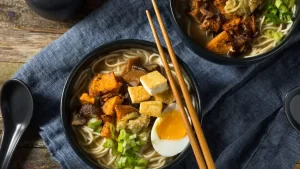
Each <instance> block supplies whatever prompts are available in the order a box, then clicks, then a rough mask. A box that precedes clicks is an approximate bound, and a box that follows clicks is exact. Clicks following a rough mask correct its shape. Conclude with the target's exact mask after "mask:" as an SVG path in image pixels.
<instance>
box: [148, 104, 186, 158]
mask: <svg viewBox="0 0 300 169" xmlns="http://www.w3.org/2000/svg"><path fill="white" fill-rule="evenodd" d="M172 110H178V107H177V104H176V103H172V104H170V105H169V106H168V107H166V108H165V109H164V111H163V113H166V112H170V111H172ZM160 119H161V118H157V119H156V120H155V122H154V125H153V127H152V130H151V142H152V146H153V148H154V149H155V151H156V152H157V153H158V154H160V155H162V156H164V157H172V156H175V155H177V154H179V153H181V152H182V151H183V150H184V149H185V148H186V147H187V146H188V145H189V142H190V140H189V138H188V136H187V135H186V136H184V137H183V138H181V139H178V140H161V139H160V138H159V137H158V135H157V133H156V129H155V128H156V126H157V124H158V122H159V120H160ZM189 120H190V119H189Z"/></svg>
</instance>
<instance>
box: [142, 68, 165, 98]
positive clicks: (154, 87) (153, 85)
mask: <svg viewBox="0 0 300 169" xmlns="http://www.w3.org/2000/svg"><path fill="white" fill-rule="evenodd" d="M140 81H141V83H142V85H143V87H144V88H145V90H146V91H147V92H148V93H149V94H150V95H151V96H154V95H156V94H159V93H162V92H164V91H166V90H168V89H169V87H168V83H167V79H166V78H165V77H164V76H163V75H161V74H160V73H159V72H158V71H153V72H151V73H148V74H146V75H144V76H142V77H140Z"/></svg>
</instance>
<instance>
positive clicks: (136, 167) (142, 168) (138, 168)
mask: <svg viewBox="0 0 300 169" xmlns="http://www.w3.org/2000/svg"><path fill="white" fill-rule="evenodd" d="M133 169H146V167H140V166H135V167H134V168H133Z"/></svg>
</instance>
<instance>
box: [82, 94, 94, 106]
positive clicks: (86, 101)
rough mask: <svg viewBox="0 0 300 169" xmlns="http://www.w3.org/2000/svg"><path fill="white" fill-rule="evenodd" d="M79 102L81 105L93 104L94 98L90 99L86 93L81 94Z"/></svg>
mask: <svg viewBox="0 0 300 169" xmlns="http://www.w3.org/2000/svg"><path fill="white" fill-rule="evenodd" d="M79 100H80V103H81V104H95V98H94V97H90V96H89V95H88V94H87V93H83V94H82V95H81V96H80V98H79Z"/></svg>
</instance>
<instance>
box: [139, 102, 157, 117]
mask: <svg viewBox="0 0 300 169" xmlns="http://www.w3.org/2000/svg"><path fill="white" fill-rule="evenodd" d="M162 108H163V103H162V102H161V101H146V102H142V103H141V104H140V113H141V114H145V115H148V116H154V117H160V116H161V113H162Z"/></svg>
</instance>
